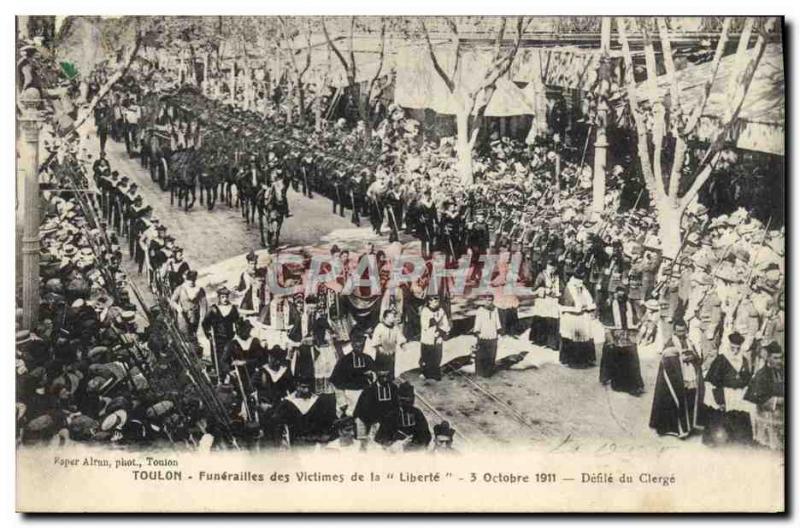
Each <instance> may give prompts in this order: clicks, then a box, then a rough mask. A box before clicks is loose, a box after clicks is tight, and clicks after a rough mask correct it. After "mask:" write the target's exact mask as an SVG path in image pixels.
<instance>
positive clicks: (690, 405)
mask: <svg viewBox="0 0 800 528" xmlns="http://www.w3.org/2000/svg"><path fill="white" fill-rule="evenodd" d="M671 350H672V351H673V352H672V353H669V351H670V349H666V350H664V355H663V356H662V358H661V363H660V364H659V365H658V375H657V376H656V384H655V389H654V390H653V407H652V410H651V411H650V427H651V428H652V429H655V430H656V432H657V433H658V434H660V435H665V434H671V435H675V436H678V437H681V438H684V437H687V436H689V434H691V432H692V430H693V429H695V428H698V426H700V424H701V423H702V416H701V414H702V413H701V411H702V405H703V375H702V372H701V371H700V359H699V358H698V357H697V356H696V355H693V359H692V361H691V363H690V364H687V365H686V366H687V370H691V371H692V373H693V378H694V383H695V387H696V388H693V389H687V388H686V386H685V384H684V377H683V372H682V370H681V361H683V358H682V357H681V355H680V353H679V352H677V350H676V349H674V348H673V349H671Z"/></svg>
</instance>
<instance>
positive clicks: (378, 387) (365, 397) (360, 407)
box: [353, 382, 398, 427]
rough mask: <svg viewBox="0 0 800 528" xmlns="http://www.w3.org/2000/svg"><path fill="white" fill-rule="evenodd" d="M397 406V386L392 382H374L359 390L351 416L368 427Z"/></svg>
mask: <svg viewBox="0 0 800 528" xmlns="http://www.w3.org/2000/svg"><path fill="white" fill-rule="evenodd" d="M397 407H398V402H397V386H396V385H395V384H394V383H392V382H388V383H385V384H382V383H374V384H372V385H370V386H369V387H367V388H366V389H364V390H363V391H362V392H361V395H360V396H359V397H358V402H357V403H356V408H355V410H354V411H353V417H355V418H358V419H359V420H361V421H362V422H364V424H365V425H366V426H367V427H370V426H372V425H373V424H376V423H379V422H380V421H381V420H382V419H383V417H385V416H388V415H389V414H390V413H392V412H393V411H394V410H395V409H397Z"/></svg>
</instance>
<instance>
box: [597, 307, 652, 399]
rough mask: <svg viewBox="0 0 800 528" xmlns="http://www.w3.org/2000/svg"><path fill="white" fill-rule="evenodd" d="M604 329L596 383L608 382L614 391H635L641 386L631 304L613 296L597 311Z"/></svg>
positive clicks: (642, 384)
mask: <svg viewBox="0 0 800 528" xmlns="http://www.w3.org/2000/svg"><path fill="white" fill-rule="evenodd" d="M600 319H601V321H602V322H603V325H604V326H605V328H606V341H605V343H603V354H602V356H601V358H600V383H604V384H605V383H608V384H610V385H611V388H612V389H613V390H615V391H618V392H627V393H629V394H638V393H640V392H641V391H642V390H643V389H644V381H643V380H642V372H641V368H640V365H639V352H638V350H637V349H636V339H637V331H636V328H637V327H638V326H639V315H638V313H637V312H636V310H635V308H634V306H633V303H631V302H630V301H626V302H625V303H622V304H620V303H619V302H618V301H617V300H616V299H614V300H612V301H611V302H610V303H608V304H607V305H606V307H605V309H604V310H602V311H601V313H600Z"/></svg>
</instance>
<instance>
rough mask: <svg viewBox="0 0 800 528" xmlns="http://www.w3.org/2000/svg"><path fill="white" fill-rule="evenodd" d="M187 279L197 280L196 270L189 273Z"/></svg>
mask: <svg viewBox="0 0 800 528" xmlns="http://www.w3.org/2000/svg"><path fill="white" fill-rule="evenodd" d="M186 278H187V279H188V280H190V281H193V280H197V272H196V271H195V270H189V271H187V272H186Z"/></svg>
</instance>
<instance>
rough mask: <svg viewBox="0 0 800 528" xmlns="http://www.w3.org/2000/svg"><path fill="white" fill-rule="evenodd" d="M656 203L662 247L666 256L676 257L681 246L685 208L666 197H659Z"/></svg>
mask: <svg viewBox="0 0 800 528" xmlns="http://www.w3.org/2000/svg"><path fill="white" fill-rule="evenodd" d="M655 204H656V214H657V216H658V231H659V233H658V234H659V238H660V239H661V249H662V250H663V254H664V256H665V257H669V258H675V256H676V255H677V253H678V250H679V249H680V247H681V216H683V209H682V208H681V207H680V206H679V205H677V204H675V203H673V202H672V200H670V199H669V198H666V197H665V198H664V199H657V200H656V201H655Z"/></svg>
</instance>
